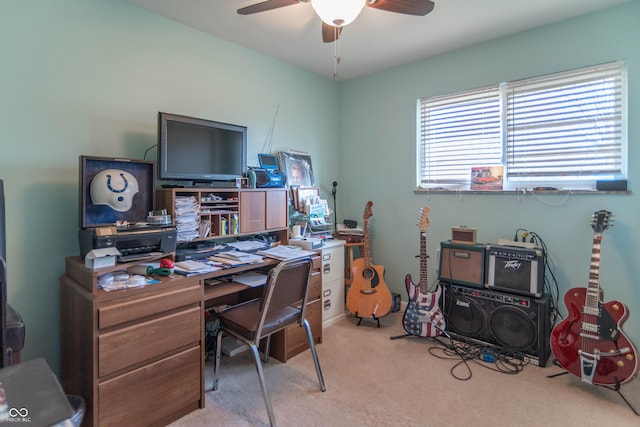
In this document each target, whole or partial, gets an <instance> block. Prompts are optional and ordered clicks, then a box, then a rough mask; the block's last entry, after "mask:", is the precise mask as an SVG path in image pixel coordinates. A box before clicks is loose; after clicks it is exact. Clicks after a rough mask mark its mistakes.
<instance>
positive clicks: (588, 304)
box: [584, 233, 602, 313]
mask: <svg viewBox="0 0 640 427" xmlns="http://www.w3.org/2000/svg"><path fill="white" fill-rule="evenodd" d="M601 247H602V234H601V233H596V234H595V235H594V236H593V246H592V249H591V265H590V268H589V285H588V286H587V295H586V299H585V304H584V306H585V311H587V310H588V311H589V312H591V313H597V311H598V303H599V301H600V249H601Z"/></svg>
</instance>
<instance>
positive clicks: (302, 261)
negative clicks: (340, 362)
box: [213, 257, 326, 426]
mask: <svg viewBox="0 0 640 427" xmlns="http://www.w3.org/2000/svg"><path fill="white" fill-rule="evenodd" d="M311 266H312V261H311V259H310V258H308V257H306V258H298V259H293V260H288V261H283V262H281V263H280V264H278V265H277V266H276V267H274V268H273V269H272V270H271V271H270V272H269V276H268V278H267V283H266V285H265V288H264V294H263V296H262V298H257V299H253V300H250V301H247V302H244V303H240V304H237V305H235V306H232V307H229V308H227V309H226V310H224V311H222V312H221V313H220V323H221V333H218V336H217V345H216V361H215V367H214V381H213V389H214V390H217V389H218V374H219V372H220V358H221V351H222V335H223V334H224V333H226V334H229V335H232V336H234V337H236V338H237V339H238V340H240V341H242V342H243V343H245V344H247V345H248V346H249V348H250V349H251V353H252V354H253V358H254V361H255V364H256V370H257V371H258V378H259V380H260V386H261V387H262V395H263V397H264V402H265V405H266V407H267V413H268V414H269V422H270V423H271V425H272V426H275V425H276V420H275V416H274V415H273V408H272V406H271V398H270V397H269V392H268V390H267V385H266V382H265V378H264V371H263V369H262V362H261V360H260V354H259V353H258V347H259V346H260V340H262V339H263V338H264V339H265V346H264V361H265V362H267V361H268V358H269V344H270V340H271V335H272V334H273V333H275V332H278V331H280V330H282V329H284V328H286V327H287V326H289V325H291V324H292V323H298V324H299V325H300V326H301V327H304V328H305V329H306V331H307V338H308V340H309V348H310V349H311V355H312V356H313V363H314V364H315V367H316V374H317V375H318V382H319V383H320V389H321V390H322V391H325V390H326V387H325V384H324V378H323V377H322V371H321V370H320V362H319V361H318V354H317V352H316V346H315V343H314V341H313V335H312V334H311V326H309V322H308V321H307V319H306V318H305V310H306V304H305V302H306V300H307V294H308V289H309V277H310V273H311Z"/></svg>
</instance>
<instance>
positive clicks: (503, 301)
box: [442, 284, 551, 366]
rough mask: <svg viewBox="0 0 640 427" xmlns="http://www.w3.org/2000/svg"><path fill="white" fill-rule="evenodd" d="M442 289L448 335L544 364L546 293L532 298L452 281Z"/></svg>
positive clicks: (548, 317)
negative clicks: (462, 284) (454, 283)
mask: <svg viewBox="0 0 640 427" xmlns="http://www.w3.org/2000/svg"><path fill="white" fill-rule="evenodd" d="M443 289H444V292H443V302H442V307H443V308H444V315H445V319H446V324H447V332H448V334H449V335H450V336H451V337H452V338H454V339H458V340H471V341H473V342H477V343H480V344H487V345H490V346H494V347H499V348H501V349H504V350H507V351H511V352H514V353H515V354H516V356H521V357H522V359H523V360H525V361H528V362H530V363H531V364H533V365H537V366H545V364H546V363H547V360H548V359H549V355H550V352H551V350H550V347H549V334H550V332H551V330H550V328H551V302H550V299H549V296H548V295H544V296H542V297H541V298H532V297H526V296H518V295H512V294H508V293H503V292H497V291H489V290H485V289H476V288H471V287H467V286H461V285H452V284H444V286H443Z"/></svg>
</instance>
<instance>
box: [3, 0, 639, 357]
mask: <svg viewBox="0 0 640 427" xmlns="http://www.w3.org/2000/svg"><path fill="white" fill-rule="evenodd" d="M638 16H640V4H638V2H631V3H630V4H627V5H624V6H619V7H615V8H610V9H607V10H605V11H603V12H599V13H595V14H591V15H587V16H584V17H580V18H577V19H573V20H570V21H567V22H564V23H560V24H557V25H552V26H549V27H545V28H541V29H537V30H533V31H529V32H526V33H522V34H519V35H516V36H513V37H508V38H504V39H500V40H496V41H493V42H489V43H485V44H482V45H478V46H474V47H472V48H467V49H463V50H459V51H456V52H453V53H449V54H445V55H441V56H438V57H435V58H431V59H427V60H423V61H419V62H416V63H412V64H409V65H405V66H402V67H398V68H396V69H393V70H389V71H386V72H382V73H377V74H374V75H370V76H367V77H362V78H358V79H354V80H350V81H347V82H344V83H340V84H338V83H336V82H334V81H333V80H331V79H329V78H327V77H326V76H319V75H315V74H313V73H310V72H307V71H304V70H301V69H299V68H297V67H294V66H291V65H288V64H285V63H283V62H280V61H278V60H275V59H273V58H270V57H268V56H265V55H262V54H259V53H256V52H253V51H251V50H247V49H245V48H242V47H239V46H237V45H233V44H231V43H228V42H226V41H224V40H221V39H218V38H215V37H212V36H209V35H206V34H204V33H201V32H199V31H196V30H193V29H190V28H187V27H185V26H183V25H181V24H178V23H176V22H173V21H170V20H167V19H165V18H162V17H159V16H156V15H154V14H151V13H148V12H146V11H143V10H141V9H138V8H135V7H133V6H131V5H129V4H128V3H124V2H121V1H114V0H57V1H55V2H51V1H44V0H40V1H37V0H23V1H17V0H11V1H3V2H2V4H1V5H0V52H2V59H1V61H2V63H1V67H0V88H1V92H0V93H1V94H2V96H0V132H1V137H0V178H2V179H4V182H5V193H6V194H5V196H6V205H7V218H6V221H7V252H8V254H7V257H8V266H9V301H10V302H11V304H12V305H13V306H15V307H16V308H17V309H18V310H19V311H20V313H21V314H22V316H23V318H24V320H25V323H26V325H27V341H26V346H25V350H24V351H23V355H22V356H23V359H24V360H27V359H31V358H35V357H45V358H46V359H47V360H48V361H49V362H50V363H51V364H52V366H54V367H57V366H58V364H59V344H58V335H59V313H58V310H59V309H58V307H59V277H60V276H61V275H62V274H64V258H65V257H66V256H68V255H74V254H77V253H78V242H77V228H78V199H77V192H78V156H80V155H96V156H109V157H131V158H142V157H143V155H144V153H145V151H146V150H147V149H148V148H149V147H152V146H153V145H154V144H155V142H156V120H157V112H158V111H169V112H175V113H181V114H187V115H193V116H199V117H205V118H211V119H214V120H220V121H225V122H231V123H239V124H244V125H247V126H248V128H249V163H250V164H255V163H256V162H257V158H256V154H257V153H258V152H261V151H263V146H264V144H265V141H266V139H267V136H268V134H269V129H270V128H271V126H272V121H273V118H274V115H275V112H276V108H277V106H280V108H279V113H278V117H277V121H276V123H275V127H274V132H273V138H272V141H271V151H279V150H286V149H290V148H295V149H299V150H304V151H308V152H310V153H311V156H312V159H313V167H314V173H315V175H316V178H317V180H318V184H319V185H320V187H321V192H322V194H323V195H324V196H325V197H326V196H330V191H331V183H332V181H334V180H337V181H338V182H339V186H338V197H339V199H338V210H339V212H338V219H339V220H340V221H341V220H342V219H343V218H355V219H361V218H362V212H363V209H364V206H365V203H366V202H367V201H368V200H372V201H373V202H374V206H373V214H374V216H373V217H372V220H371V228H372V255H373V258H374V261H375V262H376V263H378V264H382V265H384V266H385V267H386V273H387V274H386V282H387V283H388V285H389V287H390V288H391V289H392V290H393V291H394V292H398V293H401V294H402V295H403V298H405V299H406V295H405V291H404V286H403V280H404V275H405V274H407V273H411V274H412V275H413V276H414V277H416V278H417V277H418V276H419V266H418V262H417V260H416V259H415V255H416V254H417V253H418V233H417V227H416V220H417V217H418V212H419V209H420V208H421V207H422V206H425V205H428V206H430V207H431V214H430V219H431V227H430V228H429V235H428V239H429V253H430V255H431V259H430V262H429V274H430V277H431V278H433V279H434V278H435V256H434V255H435V249H436V248H437V246H438V244H439V242H440V241H441V240H446V239H447V238H448V237H449V233H450V228H451V227H452V226H458V225H461V224H466V225H469V226H473V227H476V228H477V229H478V239H479V240H480V241H483V242H493V241H496V240H497V239H498V238H509V237H511V236H513V234H514V231H515V229H516V228H519V227H523V228H527V229H529V230H532V231H535V232H537V233H538V234H540V235H541V236H542V238H543V239H544V240H545V242H546V243H547V245H548V246H549V248H550V252H551V253H550V256H551V259H552V260H553V263H554V266H555V271H556V277H557V278H558V281H559V283H560V286H561V287H562V293H564V290H566V289H567V288H568V287H569V286H571V285H580V286H585V285H586V279H587V275H588V267H589V255H590V247H591V238H592V231H591V229H590V227H589V216H590V214H591V213H592V212H593V211H595V210H597V209H601V208H606V209H610V210H612V211H613V212H614V213H615V214H616V215H617V217H616V225H615V226H614V227H613V228H612V229H611V230H609V231H607V232H606V234H605V238H604V245H603V249H602V254H603V255H602V258H603V259H602V268H601V281H602V284H603V287H604V289H605V299H607V300H610V299H620V300H622V301H624V302H625V303H626V304H627V305H628V306H629V308H630V310H631V317H630V318H629V320H628V321H627V323H626V324H625V331H626V332H627V334H628V335H629V336H630V337H631V339H632V340H633V341H634V342H635V343H640V291H639V288H638V284H637V280H636V278H637V277H640V267H639V266H638V265H639V264H640V263H639V262H638V261H639V260H638V253H639V252H638V245H639V244H640V243H638V242H640V225H639V224H637V223H636V217H637V216H638V199H637V194H636V193H633V194H631V195H569V196H540V197H534V196H530V195H527V196H524V197H517V196H514V195H485V194H483V195H471V194H464V195H456V194H431V195H425V194H416V193H414V189H415V114H416V110H415V108H416V99H417V98H418V97H420V96H429V95H435V94H442V93H447V92H452V91H457V90H461V89H467V88H473V87H477V86H482V85H485V84H491V83H496V82H499V81H503V80H514V79H518V78H523V77H529V76H534V75H539V74H544V73H551V72H555V71H560V70H564V69H569V68H575V67H580V66H586V65H592V64H595V63H599V62H605V61H610V60H616V59H626V60H627V61H628V65H629V118H630V121H629V122H630V123H629V156H630V162H629V164H630V165H631V166H632V168H631V170H630V175H629V183H630V188H631V190H636V189H635V188H634V184H636V183H638V182H640V181H639V178H640V177H639V176H638V174H639V173H640V172H639V171H638V170H635V169H634V168H633V166H634V165H635V164H637V163H638V160H640V150H638V141H637V140H638V135H639V134H640V129H639V125H638V124H637V121H634V118H637V117H638V109H639V108H640V107H638V104H639V103H640V85H638V84H637V82H639V81H640V50H638V49H637V47H636V46H635V45H634V44H633V41H634V40H638V39H640V29H639V28H638V26H637V24H636V21H637V19H635V18H637V17H638ZM155 155H156V153H155V150H150V152H149V155H148V158H155ZM78 351H82V349H78Z"/></svg>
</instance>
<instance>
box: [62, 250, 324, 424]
mask: <svg viewBox="0 0 640 427" xmlns="http://www.w3.org/2000/svg"><path fill="white" fill-rule="evenodd" d="M277 263H278V261H276V260H272V259H267V258H265V261H264V262H262V263H259V264H249V265H244V266H240V267H232V268H228V269H223V270H218V271H214V272H209V273H205V274H201V275H196V276H191V277H183V276H179V275H177V274H173V275H171V276H170V277H161V278H160V283H157V284H153V285H147V286H144V287H139V288H126V289H121V290H114V291H111V292H107V291H104V290H103V289H97V288H96V284H97V279H98V277H99V276H101V275H102V274H106V273H110V272H113V271H117V270H121V269H126V268H127V267H130V266H133V265H135V264H136V263H126V264H118V265H116V266H114V267H108V268H103V269H100V270H90V269H87V268H85V267H84V262H83V260H82V258H80V257H69V258H67V259H66V274H65V275H64V276H62V277H61V279H60V305H61V310H60V330H61V334H60V335H61V338H60V356H61V362H60V370H61V375H60V377H61V382H62V385H63V387H64V389H65V391H66V392H67V393H70V394H75V395H78V396H81V397H83V398H84V399H85V401H86V414H85V418H84V420H85V423H84V425H85V426H109V425H126V424H128V423H130V421H131V420H132V419H137V420H145V422H147V423H148V424H157V425H160V424H163V425H164V424H168V423H170V422H171V421H174V420H176V419H178V418H180V417H182V416H184V415H186V414H188V413H189V412H192V411H194V410H195V409H198V408H203V407H204V405H205V398H204V392H205V378H204V371H205V369H204V367H205V361H204V356H205V351H204V339H205V337H204V324H205V323H204V322H205V315H204V311H205V310H207V309H208V308H209V307H212V306H215V305H220V304H235V303H238V302H241V301H244V300H247V299H251V298H255V297H257V296H260V295H261V291H262V288H261V287H251V286H248V285H244V284H241V283H236V282H221V283H219V284H216V285H206V284H205V281H206V280H207V279H211V278H215V277H221V276H226V275H229V274H237V273H241V272H243V271H249V270H261V269H262V270H264V272H267V271H268V270H269V269H270V268H272V267H273V266H274V265H276V264H277ZM320 264H321V261H320V256H319V255H318V256H315V257H313V272H312V277H311V289H310V292H309V301H308V307H307V319H308V320H309V323H310V324H311V329H312V333H313V335H314V339H315V341H316V342H317V343H320V342H321V341H322V308H321V298H320V297H321V290H322V279H321V273H320ZM307 348H308V342H307V340H306V335H305V330H304V328H300V327H298V325H291V326H290V327H289V328H287V329H285V330H283V331H280V332H277V333H276V334H274V335H273V336H272V339H271V351H270V354H271V355H272V356H273V357H275V358H276V359H278V360H281V361H282V362H286V361H287V359H288V358H290V357H292V356H294V355H296V354H298V353H300V352H302V351H304V350H306V349H307Z"/></svg>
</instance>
